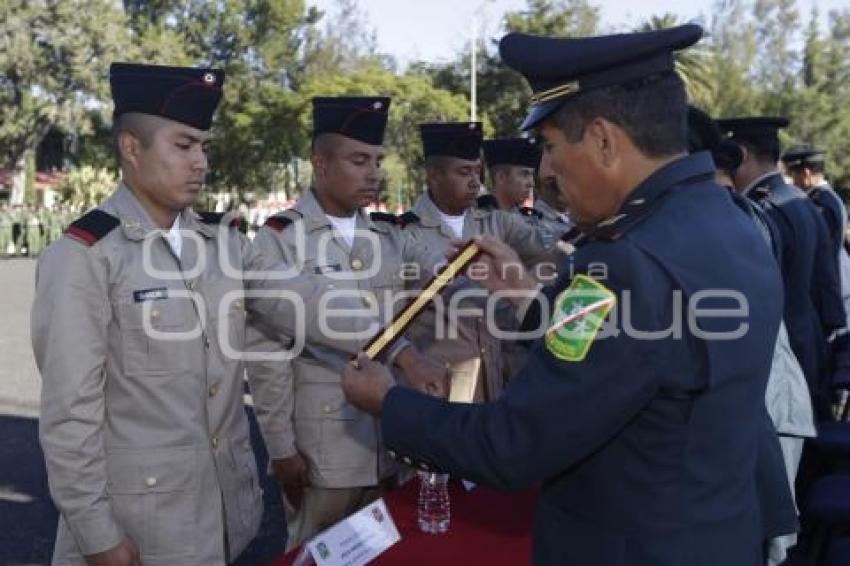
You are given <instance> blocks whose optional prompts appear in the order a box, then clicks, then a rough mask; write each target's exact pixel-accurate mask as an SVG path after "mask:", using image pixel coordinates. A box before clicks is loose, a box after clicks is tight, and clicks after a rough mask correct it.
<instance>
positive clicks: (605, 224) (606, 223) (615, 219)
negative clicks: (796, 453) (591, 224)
mask: <svg viewBox="0 0 850 566" xmlns="http://www.w3.org/2000/svg"><path fill="white" fill-rule="evenodd" d="M626 216H627V215H626V214H617V215H616V216H612V217H610V218H606V219H605V220H603V221H602V222H599V223H598V224H597V225H596V227H597V228H606V227H608V226H613V225H614V224H616V223H617V222H619V221H620V220H622V219H623V218H625V217H626Z"/></svg>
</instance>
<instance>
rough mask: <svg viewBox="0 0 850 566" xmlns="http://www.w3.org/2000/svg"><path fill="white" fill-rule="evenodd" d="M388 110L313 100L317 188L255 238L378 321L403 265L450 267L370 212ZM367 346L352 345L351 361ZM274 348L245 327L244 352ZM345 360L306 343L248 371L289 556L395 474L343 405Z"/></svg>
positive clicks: (425, 370) (406, 349) (414, 366)
mask: <svg viewBox="0 0 850 566" xmlns="http://www.w3.org/2000/svg"><path fill="white" fill-rule="evenodd" d="M389 105H390V100H389V98H384V97H333V98H331V97H319V98H314V99H313V150H312V156H311V160H312V162H313V167H314V186H313V187H312V188H311V189H310V190H308V191H307V192H306V193H305V194H304V195H303V196H302V197H301V198H300V199H299V200H298V202H297V203H296V204H295V206H294V207H293V208H292V209H290V210H287V211H284V212H283V213H280V214H277V215H275V216H272V217H271V218H270V219H269V220H268V221H267V222H266V224H265V226H264V227H262V228H260V229H259V230H258V232H257V237H256V240H255V244H256V245H257V246H258V247H259V248H261V249H262V250H263V251H264V252H265V253H266V255H268V256H270V257H276V258H280V259H286V260H288V261H290V262H293V263H295V264H297V265H299V266H303V269H304V270H305V271H308V272H311V271H314V272H316V273H328V274H329V275H328V276H329V277H332V278H333V279H334V281H335V287H336V289H337V290H338V291H341V292H342V291H345V292H349V293H350V294H352V295H356V296H357V298H358V300H362V302H363V308H364V309H369V310H372V312H373V314H375V315H377V318H378V320H379V321H380V322H382V323H386V322H387V321H389V319H390V318H391V315H392V312H393V310H395V309H394V307H400V306H401V305H402V304H403V301H398V302H396V303H395V305H394V304H393V300H394V299H395V298H396V295H397V294H398V293H399V292H401V291H404V280H403V279H402V275H403V273H402V261H411V262H412V261H420V262H423V263H427V262H429V261H430V262H431V263H436V262H437V261H439V260H441V259H442V258H443V257H444V255H443V254H442V253H439V254H435V255H434V256H428V253H427V249H425V248H424V247H423V246H421V245H419V243H418V242H414V241H413V240H411V239H410V238H409V237H407V236H408V234H407V233H405V232H404V231H403V230H402V229H401V227H400V226H399V225H398V224H397V222H396V219H395V217H394V216H393V215H387V214H380V213H374V214H373V215H372V217H370V216H369V215H368V214H367V213H366V212H365V211H364V210H363V207H364V206H366V205H368V204H370V203H372V202H375V201H376V200H377V197H378V188H379V183H380V180H381V169H380V167H381V161H382V159H383V155H384V153H383V147H382V144H383V135H384V129H385V127H386V122H387V112H388V110H389ZM308 309H309V310H313V309H316V310H320V305H308ZM368 338H369V336H366V337H363V338H361V339H359V340H352V341H351V344H350V349H349V353H350V354H354V353H356V352H358V351H360V350H361V349H362V348H363V347H364V346H365V344H366V340H367V339H368ZM274 341H275V337H274V335H273V334H272V335H271V336H266V335H265V334H264V331H263V326H262V324H257V325H254V326H251V327H249V350H252V351H256V352H268V351H271V349H272V348H273V346H274ZM387 357H388V362H389V363H393V362H395V364H396V366H397V367H398V368H399V369H402V370H403V371H404V374H403V375H400V376H399V377H402V378H406V379H408V380H409V381H412V382H413V384H414V385H418V386H421V385H423V383H422V381H421V380H422V379H423V378H424V379H425V380H426V381H428V382H429V383H430V382H433V381H434V379H435V378H436V379H438V380H439V379H442V378H443V377H444V376H445V369H444V368H441V367H440V365H439V364H436V363H433V362H429V361H428V360H426V359H424V358H423V357H422V356H421V354H419V353H418V351H417V350H416V348H415V347H414V346H412V345H411V344H410V343H409V342H407V341H405V340H403V339H402V340H400V341H399V342H397V343H396V344H395V345H394V346H393V348H392V349H391V350H390V352H389V353H388V356H387ZM347 361H348V357H347V356H340V355H338V354H336V353H334V352H327V351H325V350H324V349H322V348H319V347H317V346H316V345H315V344H312V343H310V344H308V347H307V349H306V350H305V351H304V352H303V353H302V355H300V356H299V357H297V358H295V359H294V360H292V361H291V363H288V362H281V361H256V362H251V363H249V364H248V376H249V382H250V384H251V390H252V395H253V398H254V406H255V410H256V413H257V418H258V422H259V424H260V428H261V430H262V432H263V435H264V438H265V441H266V446H267V448H268V451H269V456H270V459H271V465H272V468H273V470H274V472H275V474H276V475H277V477H278V480H279V481H280V483H281V485H282V487H283V493H282V496H283V501H284V508H285V511H286V522H287V530H288V538H287V546H288V547H289V548H292V547H294V546H297V545H299V544H301V543H302V542H304V541H305V540H307V539H309V538H310V537H312V536H313V535H315V534H316V533H318V532H319V531H321V530H324V529H325V528H327V527H329V526H330V525H332V524H334V523H336V522H337V521H339V520H341V519H343V518H344V517H345V516H346V515H348V514H350V513H352V512H354V511H356V510H357V509H359V508H360V507H362V506H363V505H365V504H367V503H369V502H371V501H372V500H374V499H375V498H376V497H377V496H378V492H379V490H378V486H379V484H380V483H383V482H384V481H386V480H388V479H389V478H391V477H392V476H393V475H394V474H396V473H397V468H396V466H395V465H394V464H393V463H392V462H391V461H390V460H388V459H387V458H386V454H385V451H384V450H383V448H382V442H381V436H380V434H379V430H380V425H379V424H378V423H377V421H376V419H375V418H374V417H372V416H370V415H367V414H366V413H363V412H361V411H359V410H357V409H355V408H353V407H351V406H350V405H348V403H347V402H346V401H345V397H344V395H343V393H342V388H341V386H340V375H341V370H342V368H343V366H344V365H345V363H346V362H347ZM417 378H418V379H419V381H417ZM435 385H436V387H437V388H439V387H440V384H439V383H436V384H435Z"/></svg>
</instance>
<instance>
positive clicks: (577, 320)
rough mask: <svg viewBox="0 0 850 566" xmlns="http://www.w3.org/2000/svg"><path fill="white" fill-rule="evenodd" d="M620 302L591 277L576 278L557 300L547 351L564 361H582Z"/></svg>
mask: <svg viewBox="0 0 850 566" xmlns="http://www.w3.org/2000/svg"><path fill="white" fill-rule="evenodd" d="M616 303H617V296H616V295H615V294H614V292H613V291H611V290H610V289H608V288H607V287H605V286H604V285H602V284H601V283H599V282H598V281H596V280H595V279H592V278H591V277H588V276H587V275H576V276H575V277H574V278H573V280H572V282H571V283H570V286H569V287H567V288H566V289H564V290H563V291H562V292H561V293H560V294H559V295H558V296H557V297H556V298H555V308H554V310H553V313H552V320H551V321H550V323H549V328H548V329H547V330H546V337H545V342H546V348H548V349H549V351H550V352H551V353H552V355H553V356H555V357H556V358H558V359H560V360H565V361H568V362H580V361H582V360H583V359H584V358H585V356H587V352H588V350H590V345H591V344H592V343H593V341H594V340H595V339H596V335H597V334H598V333H599V329H600V328H602V324H603V323H604V322H605V318H606V317H607V316H608V313H610V312H611V309H613V308H614V305H615V304H616Z"/></svg>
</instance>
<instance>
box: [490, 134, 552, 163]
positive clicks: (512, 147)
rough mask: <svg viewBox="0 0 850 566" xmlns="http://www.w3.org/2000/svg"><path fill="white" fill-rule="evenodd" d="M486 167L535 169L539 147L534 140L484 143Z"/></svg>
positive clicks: (523, 139) (511, 139)
mask: <svg viewBox="0 0 850 566" xmlns="http://www.w3.org/2000/svg"><path fill="white" fill-rule="evenodd" d="M484 157H485V158H486V159H487V166H488V167H493V166H495V165H519V166H520V167H531V168H532V169H537V166H538V165H539V164H540V147H539V146H538V144H537V143H536V141H535V140H534V138H509V139H496V140H485V141H484Z"/></svg>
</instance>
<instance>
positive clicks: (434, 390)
mask: <svg viewBox="0 0 850 566" xmlns="http://www.w3.org/2000/svg"><path fill="white" fill-rule="evenodd" d="M396 365H398V367H400V368H401V369H402V371H403V372H404V380H405V383H406V384H407V385H409V386H410V387H412V388H413V389H417V390H419V391H421V392H422V393H425V394H426V395H431V396H433V397H440V398H441V399H445V398H446V397H448V394H449V371H448V369H447V368H446V367H445V366H444V365H443V364H441V363H439V362H437V361H436V360H434V359H432V358H430V357H429V356H426V355H424V354H422V353H421V352H420V351H419V349H418V348H416V347H415V346H412V345H411V346H408V347H406V348H405V349H404V350H402V351H401V353H400V354H399V355H398V357H396Z"/></svg>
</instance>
